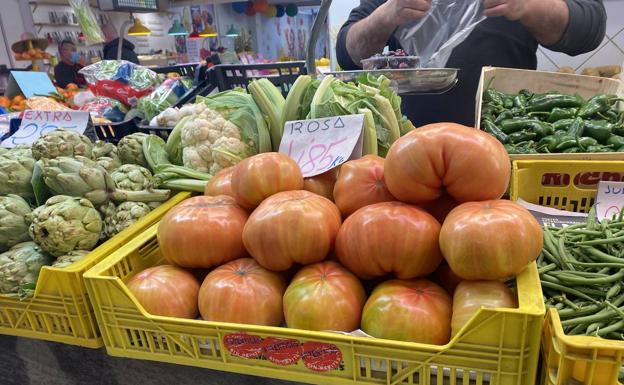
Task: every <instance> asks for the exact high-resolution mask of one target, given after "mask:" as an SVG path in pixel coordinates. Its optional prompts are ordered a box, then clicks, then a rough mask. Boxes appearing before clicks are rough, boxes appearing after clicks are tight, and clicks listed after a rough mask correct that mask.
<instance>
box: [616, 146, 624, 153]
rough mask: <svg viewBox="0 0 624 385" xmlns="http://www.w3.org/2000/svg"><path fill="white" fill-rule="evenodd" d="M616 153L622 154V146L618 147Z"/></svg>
mask: <svg viewBox="0 0 624 385" xmlns="http://www.w3.org/2000/svg"><path fill="white" fill-rule="evenodd" d="M615 151H616V152H624V146H622V147H618V148H617V150H615Z"/></svg>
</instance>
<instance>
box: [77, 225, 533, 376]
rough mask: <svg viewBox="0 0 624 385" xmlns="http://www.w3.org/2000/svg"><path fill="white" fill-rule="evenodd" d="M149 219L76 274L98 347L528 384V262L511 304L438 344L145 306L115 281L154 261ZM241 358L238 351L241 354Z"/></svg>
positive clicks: (310, 371) (306, 368) (169, 356)
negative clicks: (160, 311) (180, 314)
mask: <svg viewBox="0 0 624 385" xmlns="http://www.w3.org/2000/svg"><path fill="white" fill-rule="evenodd" d="M156 232H157V225H154V226H153V227H151V228H149V229H148V230H146V231H145V232H144V233H143V234H141V235H140V236H138V237H136V238H135V239H134V240H132V241H130V242H129V243H128V244H127V245H125V246H123V247H122V248H120V249H119V250H117V251H116V252H115V253H113V254H112V255H111V256H110V257H108V258H106V259H105V260H104V261H102V262H101V263H99V264H98V265H96V266H95V267H93V268H92V269H90V270H89V271H88V272H87V273H85V275H84V278H85V282H86V284H87V289H88V291H89V295H90V297H91V298H92V300H93V302H94V307H95V314H96V317H97V320H98V324H99V325H100V330H101V331H102V337H103V338H104V344H105V345H106V350H107V352H108V353H109V354H110V355H112V356H117V357H130V358H136V359H145V360H153V361H162V362H169V363H174V364H183V365H192V366H198V367H204V368H210V369H216V370H223V371H229V372H237V373H243V374H252V375H258V376H264V377H271V378H277V379H284V380H289V381H299V382H307V383H314V384H354V383H358V384H386V385H390V384H422V385H429V384H437V385H442V384H453V385H460V384H463V385H468V384H470V385H481V384H498V385H512V384H513V385H532V384H534V383H535V381H536V374H537V370H536V367H537V360H538V356H539V341H540V335H541V329H542V325H543V317H544V312H545V308H544V304H543V301H542V292H541V288H540V285H539V277H538V274H537V267H536V265H535V263H532V264H531V265H529V266H528V267H527V268H526V269H525V270H524V271H523V272H522V273H521V274H520V275H519V276H518V277H517V280H516V282H517V289H518V300H519V308H517V309H482V310H481V311H480V312H479V313H478V314H477V315H475V317H474V318H473V319H472V320H471V322H470V323H469V324H467V325H466V326H465V327H464V328H463V329H462V330H461V331H460V332H459V333H458V334H457V335H456V336H455V338H453V340H451V341H450V342H449V343H448V344H446V345H443V346H435V345H426V344H416V343H406V342H399V341H389V340H382V339H374V338H366V337H354V336H347V335H342V334H337V333H328V332H312V331H305V330H298V329H288V328H280V327H263V326H255V325H242V324H230V323H217V322H208V321H203V320H187V319H178V318H170V317H162V316H154V315H150V314H148V313H146V311H145V310H144V309H143V307H142V306H141V305H140V304H139V303H138V302H137V301H136V299H135V298H134V296H133V295H132V294H131V293H130V291H129V290H128V288H127V287H126V285H125V284H124V281H126V280H127V279H129V278H130V277H132V276H133V275H134V274H136V273H138V272H140V271H142V270H144V269H146V268H148V267H151V266H155V265H158V264H161V263H164V259H163V257H162V254H161V253H160V251H159V248H158V242H157V239H156ZM243 357H247V358H243Z"/></svg>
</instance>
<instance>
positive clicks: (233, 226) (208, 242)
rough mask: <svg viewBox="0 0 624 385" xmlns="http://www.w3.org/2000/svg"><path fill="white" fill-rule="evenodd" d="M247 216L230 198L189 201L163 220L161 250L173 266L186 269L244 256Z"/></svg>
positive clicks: (201, 197) (222, 196) (159, 234)
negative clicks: (244, 228) (244, 234)
mask: <svg viewBox="0 0 624 385" xmlns="http://www.w3.org/2000/svg"><path fill="white" fill-rule="evenodd" d="M247 216H248V215H247V212H246V211H245V210H243V209H242V208H240V207H239V206H238V205H237V204H236V202H235V201H234V198H232V197H229V196H225V195H220V196H216V197H209V196H197V197H193V198H190V199H187V200H185V201H183V202H182V203H180V204H178V205H177V206H175V207H174V208H172V209H171V210H169V212H168V213H167V214H165V216H164V217H163V219H162V220H161V221H160V224H159V225H158V244H159V245H160V250H161V251H162V253H163V255H164V256H165V258H166V259H167V261H168V262H169V263H172V264H174V265H178V266H183V267H195V268H204V267H212V266H218V265H221V264H223V263H225V262H228V261H232V260H234V259H237V258H241V257H244V256H246V252H245V247H244V246H243V238H242V234H243V227H244V226H245V222H247Z"/></svg>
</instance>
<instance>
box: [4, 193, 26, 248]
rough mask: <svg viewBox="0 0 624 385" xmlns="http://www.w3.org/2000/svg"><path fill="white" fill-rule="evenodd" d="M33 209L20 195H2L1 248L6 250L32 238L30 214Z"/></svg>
mask: <svg viewBox="0 0 624 385" xmlns="http://www.w3.org/2000/svg"><path fill="white" fill-rule="evenodd" d="M31 211H32V210H31V209H30V205H29V204H28V202H26V201H25V200H24V198H22V197H20V196H19V195H13V194H10V195H7V196H0V250H1V251H6V250H8V249H9V248H11V247H13V246H15V245H16V244H18V243H21V242H26V241H29V240H30V237H29V236H28V227H29V226H30V219H29V217H28V214H30V212H31Z"/></svg>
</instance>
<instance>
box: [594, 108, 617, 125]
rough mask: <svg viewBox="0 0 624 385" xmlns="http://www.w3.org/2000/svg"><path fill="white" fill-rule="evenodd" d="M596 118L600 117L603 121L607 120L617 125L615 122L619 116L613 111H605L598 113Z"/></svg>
mask: <svg viewBox="0 0 624 385" xmlns="http://www.w3.org/2000/svg"><path fill="white" fill-rule="evenodd" d="M598 116H600V117H601V118H603V119H604V120H608V121H609V122H611V123H617V120H618V118H619V114H618V113H617V112H616V111H614V110H613V109H609V110H608V111H605V112H599V113H598Z"/></svg>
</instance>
